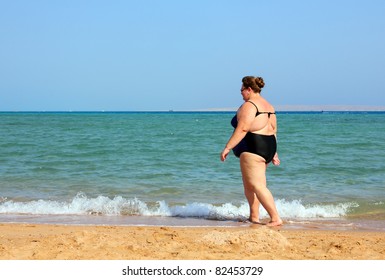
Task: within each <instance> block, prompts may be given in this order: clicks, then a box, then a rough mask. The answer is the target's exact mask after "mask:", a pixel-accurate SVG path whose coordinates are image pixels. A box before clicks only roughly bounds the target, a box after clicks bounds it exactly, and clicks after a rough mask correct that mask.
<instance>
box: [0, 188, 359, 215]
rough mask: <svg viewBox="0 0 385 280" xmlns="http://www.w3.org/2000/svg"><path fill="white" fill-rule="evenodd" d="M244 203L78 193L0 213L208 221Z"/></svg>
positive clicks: (304, 208) (239, 211) (307, 209)
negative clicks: (183, 201)
mask: <svg viewBox="0 0 385 280" xmlns="http://www.w3.org/2000/svg"><path fill="white" fill-rule="evenodd" d="M276 204H277V208H278V211H279V213H280V215H281V216H282V217H283V218H336V217H343V216H345V215H347V213H348V212H349V211H350V210H351V209H352V208H355V207H358V204H357V203H353V202H352V203H339V204H325V205H321V204H313V205H305V204H303V203H302V202H301V201H300V200H293V201H286V200H279V199H278V200H277V201H276ZM248 211H249V208H248V205H247V203H246V202H243V203H240V204H238V205H236V204H233V203H225V204H221V205H213V204H210V203H198V202H196V203H190V204H186V205H170V204H168V203H167V202H165V201H158V202H156V203H151V204H148V203H145V202H143V201H141V200H139V199H136V198H133V199H126V198H123V197H121V196H116V197H114V198H112V199H111V198H108V197H106V196H98V197H96V198H89V197H87V196H86V195H84V194H81V193H80V194H78V195H77V196H75V197H74V198H73V199H72V200H71V201H69V202H59V201H52V200H35V201H29V202H17V201H12V200H7V199H5V198H4V199H3V200H2V201H0V213H1V214H37V215H49V214H54V215H90V214H93V215H112V216H119V215H135V216H160V217H162V216H163V217H199V218H204V219H212V220H233V219H245V218H246V217H248ZM261 216H262V217H266V216H267V213H266V211H265V210H264V209H263V208H261Z"/></svg>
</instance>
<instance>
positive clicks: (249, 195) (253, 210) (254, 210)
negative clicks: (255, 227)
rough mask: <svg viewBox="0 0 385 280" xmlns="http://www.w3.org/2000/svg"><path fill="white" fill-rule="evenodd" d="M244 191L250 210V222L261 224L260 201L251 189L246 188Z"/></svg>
mask: <svg viewBox="0 0 385 280" xmlns="http://www.w3.org/2000/svg"><path fill="white" fill-rule="evenodd" d="M244 190H245V196H246V199H247V202H248V203H249V208H250V216H249V221H250V222H252V223H259V204H260V203H259V200H258V198H257V196H256V195H255V192H254V191H253V190H251V189H249V188H245V189H244Z"/></svg>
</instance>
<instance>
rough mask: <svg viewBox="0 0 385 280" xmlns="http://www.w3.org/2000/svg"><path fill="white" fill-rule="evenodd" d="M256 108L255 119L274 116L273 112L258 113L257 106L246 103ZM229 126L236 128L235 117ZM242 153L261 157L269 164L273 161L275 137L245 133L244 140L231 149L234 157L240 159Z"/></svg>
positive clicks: (275, 145) (275, 148) (275, 146)
mask: <svg viewBox="0 0 385 280" xmlns="http://www.w3.org/2000/svg"><path fill="white" fill-rule="evenodd" d="M248 102H250V103H251V104H253V105H254V106H255V108H257V113H256V114H255V117H257V116H259V115H261V114H268V117H269V118H270V115H272V114H275V113H273V112H259V110H258V107H257V105H255V104H254V103H253V102H251V101H248ZM231 125H232V126H233V127H234V128H236V127H237V125H238V120H237V115H235V116H234V117H233V119H232V120H231ZM243 152H249V153H253V154H256V155H259V156H261V157H263V158H264V159H265V161H266V163H269V162H271V161H272V160H273V157H274V155H275V153H276V152H277V140H276V139H275V135H263V134H257V133H252V132H247V134H246V136H245V138H243V139H242V140H241V142H239V144H238V145H237V146H235V147H234V148H233V153H234V155H235V156H236V157H240V156H241V154H242V153H243Z"/></svg>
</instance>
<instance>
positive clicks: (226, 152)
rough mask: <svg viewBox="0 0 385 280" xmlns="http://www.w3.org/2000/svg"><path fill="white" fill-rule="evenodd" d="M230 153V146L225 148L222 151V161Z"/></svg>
mask: <svg viewBox="0 0 385 280" xmlns="http://www.w3.org/2000/svg"><path fill="white" fill-rule="evenodd" d="M229 153H230V149H229V148H224V149H223V151H222V153H221V161H225V160H226V158H227V155H228V154H229Z"/></svg>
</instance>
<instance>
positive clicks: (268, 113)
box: [247, 100, 275, 118]
mask: <svg viewBox="0 0 385 280" xmlns="http://www.w3.org/2000/svg"><path fill="white" fill-rule="evenodd" d="M247 102H250V103H251V104H253V105H254V106H255V108H256V109H257V113H256V114H255V116H256V117H257V116H258V115H260V114H267V117H268V118H270V115H275V112H259V110H258V107H257V105H255V103H254V102H252V101H250V100H248V101H247Z"/></svg>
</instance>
